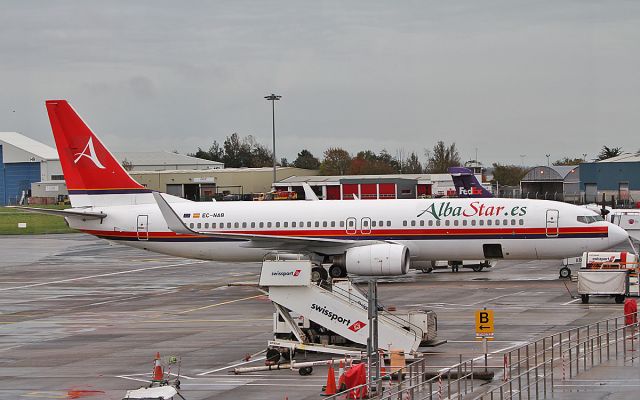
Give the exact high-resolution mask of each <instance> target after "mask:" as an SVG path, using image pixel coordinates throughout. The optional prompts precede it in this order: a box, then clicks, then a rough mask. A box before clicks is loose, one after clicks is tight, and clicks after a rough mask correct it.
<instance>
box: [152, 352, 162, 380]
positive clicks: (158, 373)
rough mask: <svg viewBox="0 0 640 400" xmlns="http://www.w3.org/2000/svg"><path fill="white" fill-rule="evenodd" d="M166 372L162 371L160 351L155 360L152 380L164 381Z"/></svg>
mask: <svg viewBox="0 0 640 400" xmlns="http://www.w3.org/2000/svg"><path fill="white" fill-rule="evenodd" d="M163 377H164V372H163V371H162V365H160V352H157V353H156V358H155V360H153V379H151V381H152V382H162V378H163Z"/></svg>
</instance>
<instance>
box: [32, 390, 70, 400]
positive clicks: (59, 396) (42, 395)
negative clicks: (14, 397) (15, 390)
mask: <svg viewBox="0 0 640 400" xmlns="http://www.w3.org/2000/svg"><path fill="white" fill-rule="evenodd" d="M20 396H21V397H38V398H45V399H68V398H69V396H68V395H67V393H64V392H29V393H25V394H21V395H20Z"/></svg>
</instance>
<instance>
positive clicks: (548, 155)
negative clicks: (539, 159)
mask: <svg viewBox="0 0 640 400" xmlns="http://www.w3.org/2000/svg"><path fill="white" fill-rule="evenodd" d="M545 155H546V156H547V167H548V166H549V157H551V154H545Z"/></svg>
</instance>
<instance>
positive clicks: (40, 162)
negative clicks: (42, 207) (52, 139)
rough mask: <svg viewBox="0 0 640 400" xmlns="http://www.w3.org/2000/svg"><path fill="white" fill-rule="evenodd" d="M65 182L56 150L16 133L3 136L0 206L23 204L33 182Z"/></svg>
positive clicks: (2, 134)
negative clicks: (61, 180) (62, 180)
mask: <svg viewBox="0 0 640 400" xmlns="http://www.w3.org/2000/svg"><path fill="white" fill-rule="evenodd" d="M62 178H63V177H62V167H61V165H60V161H59V160H58V153H57V152H56V150H55V149H54V148H53V147H50V146H47V145H46V144H43V143H40V142H38V141H36V140H33V139H31V138H28V137H26V136H24V135H22V134H20V133H17V132H0V205H15V204H19V203H21V202H22V201H23V200H24V199H25V198H26V196H27V195H28V194H29V191H30V190H31V184H32V183H34V182H41V181H57V180H60V179H62Z"/></svg>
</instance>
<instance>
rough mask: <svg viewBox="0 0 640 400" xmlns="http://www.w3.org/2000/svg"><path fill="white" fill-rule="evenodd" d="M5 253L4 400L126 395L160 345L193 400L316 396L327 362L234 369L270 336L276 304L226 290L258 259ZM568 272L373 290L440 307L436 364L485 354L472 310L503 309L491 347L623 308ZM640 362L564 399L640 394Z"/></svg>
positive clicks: (64, 246)
mask: <svg viewBox="0 0 640 400" xmlns="http://www.w3.org/2000/svg"><path fill="white" fill-rule="evenodd" d="M0 254H1V255H2V257H1V258H0V399H17V398H39V399H65V398H81V397H87V398H91V399H121V398H122V397H123V396H124V394H125V392H126V390H129V389H136V388H138V387H141V386H142V385H144V384H145V383H147V382H148V380H149V379H150V375H151V368H152V364H153V357H154V355H155V353H156V352H160V353H161V355H162V356H163V357H168V356H176V357H178V358H179V359H180V368H179V369H178V365H173V366H172V367H171V371H170V372H171V373H172V374H173V375H172V376H175V375H176V374H179V375H180V381H181V383H182V385H181V393H182V395H183V396H184V397H185V398H186V399H187V400H198V399H214V398H215V399H250V398H259V399H280V400H281V399H284V398H285V397H287V398H289V399H318V398H320V392H321V388H322V386H323V385H324V383H325V381H326V368H316V369H315V370H314V373H313V374H312V375H310V376H305V377H302V376H300V375H298V373H297V372H295V371H270V372H261V373H251V374H246V375H232V374H230V373H229V371H231V370H232V369H233V368H235V367H236V366H257V365H261V364H263V363H264V354H262V353H261V351H263V350H264V349H265V346H266V342H267V341H268V340H269V339H271V337H272V334H271V331H272V313H273V306H272V305H271V304H270V302H269V301H268V299H267V298H266V297H265V296H264V295H263V294H261V293H260V292H258V291H257V290H256V289H255V288H251V287H238V286H228V284H230V283H238V282H257V279H258V275H259V270H260V264H258V263H221V262H209V261H206V262H205V261H197V260H187V259H181V258H174V257H167V256H162V255H158V254H154V253H149V252H144V251H142V250H137V249H133V248H129V247H125V246H122V245H113V244H110V243H109V242H107V241H104V240H101V239H96V238H93V237H91V236H87V235H83V234H65V235H42V236H3V237H1V238H0ZM559 268H560V261H559V260H551V261H529V262H507V261H502V262H499V263H498V265H496V266H495V267H493V268H491V269H489V270H485V271H483V272H479V273H476V272H472V271H471V270H470V269H462V270H461V271H460V272H458V273H452V272H450V270H438V271H436V272H434V273H430V274H425V273H422V272H418V271H411V272H410V273H409V274H407V275H406V276H403V277H397V278H388V279H382V280H381V281H380V285H379V290H378V291H379V297H380V302H381V303H382V304H384V305H386V306H390V305H394V306H396V307H397V308H398V309H399V310H400V309H417V308H419V309H432V310H434V311H436V313H437V314H438V332H439V333H438V335H439V337H440V338H442V339H446V340H447V343H446V344H444V345H441V346H438V347H434V348H422V349H421V350H422V351H423V352H424V353H425V354H426V356H427V360H428V363H429V365H430V366H432V367H434V368H438V367H443V368H444V367H447V366H450V365H452V364H454V363H455V362H457V361H458V360H459V358H460V356H462V358H463V359H468V358H472V357H478V356H480V355H481V345H480V343H479V342H478V341H476V340H475V335H474V333H475V329H474V327H475V322H474V312H475V311H476V310H478V309H482V308H483V307H487V308H490V309H493V310H494V311H495V317H496V323H495V325H496V334H495V340H494V341H493V342H491V343H490V345H489V352H490V353H496V354H497V353H502V352H504V351H506V350H509V349H512V348H514V347H517V346H519V345H522V344H524V343H525V342H527V341H531V340H534V339H537V338H540V337H542V336H546V335H549V334H551V333H555V332H558V331H561V330H565V329H568V328H570V327H578V326H581V325H585V324H589V323H592V322H596V321H599V320H602V319H605V318H609V317H612V316H616V315H621V314H622V313H623V308H622V307H623V306H622V305H619V304H615V303H614V301H613V300H612V299H608V298H599V299H597V300H596V299H593V301H592V302H591V304H588V305H583V304H581V303H580V300H578V299H574V298H572V297H571V294H574V295H575V294H576V293H575V284H574V283H571V282H568V283H567V286H566V287H565V283H566V281H563V280H560V279H558V270H559ZM570 292H571V294H570ZM247 355H248V356H251V358H250V360H249V361H248V362H246V361H243V359H244V358H245V357H246V356H247ZM303 359H304V357H303V356H302V358H299V359H298V360H299V361H301V360H303ZM500 363H501V358H500V357H499V356H490V357H489V364H490V365H500ZM638 364H639V363H638V362H637V360H636V364H635V365H632V364H629V363H627V365H626V366H625V365H617V364H615V363H613V364H607V365H602V366H599V367H595V368H593V369H591V370H589V371H587V372H585V373H583V374H581V375H578V376H577V377H575V379H572V380H569V381H567V382H564V383H562V385H560V386H559V387H558V390H557V391H556V394H557V396H558V397H559V398H566V399H573V398H576V399H577V398H580V399H587V398H589V399H590V398H607V399H617V398H627V397H628V396H629V394H630V393H637V390H638V388H640V371H639V370H638Z"/></svg>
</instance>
